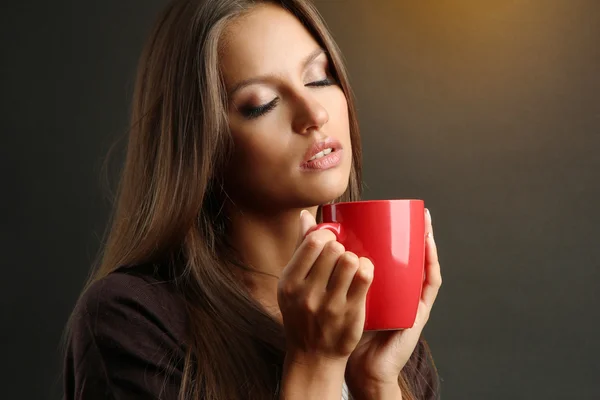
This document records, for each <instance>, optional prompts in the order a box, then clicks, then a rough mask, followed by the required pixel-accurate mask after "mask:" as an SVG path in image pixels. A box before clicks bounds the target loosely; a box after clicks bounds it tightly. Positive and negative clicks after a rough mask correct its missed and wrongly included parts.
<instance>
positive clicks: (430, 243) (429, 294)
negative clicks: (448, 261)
mask: <svg viewBox="0 0 600 400" xmlns="http://www.w3.org/2000/svg"><path fill="white" fill-rule="evenodd" d="M426 221H427V238H426V239H425V282H424V283H423V290H422V294H421V299H422V301H423V302H424V303H425V305H426V306H427V307H429V308H431V307H432V306H433V303H434V302H435V299H436V297H437V294H438V291H439V289H440V286H441V285H442V273H441V269H440V263H439V259H438V253H437V246H436V244H435V240H434V238H433V229H432V222H431V214H430V213H429V210H427V217H426Z"/></svg>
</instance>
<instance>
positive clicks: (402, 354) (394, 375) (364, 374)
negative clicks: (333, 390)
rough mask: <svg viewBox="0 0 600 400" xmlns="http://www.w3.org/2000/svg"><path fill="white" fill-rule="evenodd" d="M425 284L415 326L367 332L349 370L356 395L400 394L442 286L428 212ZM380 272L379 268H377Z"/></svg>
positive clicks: (347, 376)
mask: <svg viewBox="0 0 600 400" xmlns="http://www.w3.org/2000/svg"><path fill="white" fill-rule="evenodd" d="M425 231H426V232H427V239H426V246H425V247H426V249H425V280H424V282H423V290H422V292H421V300H420V302H419V308H418V311H417V316H416V320H415V324H414V325H413V327H412V328H410V329H404V330H400V331H379V332H365V333H364V334H363V337H362V339H361V340H360V342H359V343H358V346H357V347H356V349H355V350H354V352H353V353H352V354H351V356H350V359H349V360H348V364H347V366H346V381H347V384H348V387H349V389H350V391H351V392H352V393H353V395H354V396H355V398H357V397H362V396H360V395H359V396H357V394H359V393H357V392H364V393H383V392H384V391H386V390H387V392H390V391H389V389H393V390H395V391H397V390H398V376H399V375H400V371H401V370H402V368H403V367H404V365H405V364H406V363H407V361H408V359H409V358H410V356H411V354H412V353H413V351H414V349H415V347H416V345H417V343H418V342H419V338H420V336H421V332H422V331H423V328H424V327H425V324H426V323H427V320H428V319H429V313H430V312H431V308H432V306H433V303H434V302H435V298H436V297H437V293H438V290H439V288H440V286H441V284H442V276H441V272H440V264H439V261H438V255H437V248H436V245H435V241H434V239H433V228H432V223H431V214H430V213H429V210H426V212H425ZM375 268H377V266H375Z"/></svg>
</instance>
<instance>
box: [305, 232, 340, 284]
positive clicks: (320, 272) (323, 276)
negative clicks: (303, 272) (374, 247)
mask: <svg viewBox="0 0 600 400" xmlns="http://www.w3.org/2000/svg"><path fill="white" fill-rule="evenodd" d="M334 238H335V235H334ZM345 252H346V249H345V248H344V246H343V245H342V244H341V243H339V242H337V241H335V240H331V241H329V242H327V243H326V244H325V246H324V247H323V251H321V254H319V257H318V258H317V260H316V261H315V263H314V264H313V266H312V267H311V269H310V271H309V272H308V275H307V277H306V283H307V284H308V285H309V286H310V287H311V288H312V289H314V290H316V291H318V292H323V291H325V289H326V288H327V283H328V282H329V279H330V277H331V274H332V272H333V270H334V268H335V265H336V263H337V262H338V259H339V258H340V257H341V256H342V255H343V254H344V253H345Z"/></svg>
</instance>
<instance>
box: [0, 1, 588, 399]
mask: <svg viewBox="0 0 600 400" xmlns="http://www.w3.org/2000/svg"><path fill="white" fill-rule="evenodd" d="M9 4H10V5H9ZM163 4H164V1H160V0H144V1H140V0H138V1H133V0H125V1H123V0H119V1H105V2H91V1H85V2H83V1H66V0H57V1H53V2H49V1H41V0H35V1H29V2H10V3H9V2H3V3H2V6H1V11H0V32H1V33H2V35H1V38H2V42H1V44H2V47H1V48H2V53H3V55H2V64H1V65H2V70H1V72H2V73H1V74H0V79H1V80H2V81H1V82H2V92H1V93H2V94H1V99H2V103H1V104H2V111H1V113H0V115H1V117H0V118H1V119H0V124H1V125H0V126H1V128H2V135H1V138H2V139H1V142H0V144H1V147H0V148H1V150H2V158H1V161H2V176H3V181H4V182H3V183H4V184H3V185H2V186H3V188H4V189H3V190H2V196H1V199H2V200H1V204H2V211H3V215H2V230H1V236H0V239H1V240H0V243H1V245H2V254H3V262H2V279H0V289H1V290H2V302H1V304H2V329H1V330H0V335H1V339H2V340H1V343H2V359H3V360H4V362H3V369H5V371H3V373H2V376H3V377H2V380H3V382H2V383H3V385H2V387H3V389H4V390H3V391H2V392H8V393H7V395H6V396H4V395H3V396H2V397H3V398H10V399H43V398H51V399H55V398H58V397H59V392H60V384H59V383H60V381H59V380H58V379H59V372H58V371H59V358H58V357H59V356H58V354H59V351H58V344H59V339H60V335H61V331H62V328H63V326H64V323H65V320H66V318H67V316H68V313H69V311H70V309H71V307H72V305H73V302H74V301H75V298H76V296H77V293H78V292H79V290H80V288H81V285H82V283H83V281H84V278H85V276H86V274H87V269H88V267H89V265H90V262H91V260H92V259H93V257H94V255H95V253H96V251H97V249H98V246H99V237H100V236H101V234H102V231H103V229H104V224H105V222H106V217H107V212H108V206H107V204H108V203H107V201H106V200H105V197H104V194H103V192H102V187H101V185H100V178H99V175H100V167H101V164H102V160H103V157H104V155H105V154H106V152H107V150H108V148H109V146H110V145H111V144H112V142H113V141H114V140H115V139H116V138H118V137H122V136H123V135H124V132H125V129H126V124H127V112H128V104H129V100H130V97H131V91H132V81H133V73H134V70H135V63H136V59H137V57H138V55H139V51H140V48H141V45H142V43H143V40H144V38H145V35H146V33H147V31H148V29H149V26H150V24H151V22H152V20H153V18H154V17H155V15H156V13H157V12H158V10H159V8H160V7H161V6H162V5H163ZM317 4H318V6H319V8H320V9H321V11H322V13H323V15H324V16H325V18H326V20H327V21H328V23H329V25H330V27H331V29H332V31H333V33H334V35H335V37H336V39H337V40H338V42H339V44H340V46H341V48H342V50H343V52H344V54H345V56H346V58H347V62H348V66H349V69H350V72H351V78H352V82H353V84H354V89H355V91H356V94H357V97H358V105H359V115H360V120H361V127H362V132H363V140H364V149H365V154H364V159H365V184H366V187H367V190H366V197H367V198H395V197H419V198H424V199H425V200H426V202H427V204H428V206H429V207H430V208H431V210H432V214H433V219H434V224H435V227H436V238H437V242H438V246H439V249H440V255H441V259H442V262H443V264H442V266H443V272H444V286H443V289H442V292H441V293H440V296H439V299H438V303H437V304H436V307H435V310H434V312H433V315H432V318H431V321H430V323H429V325H428V327H427V329H426V334H427V337H428V338H429V340H430V343H431V347H432V349H433V351H434V354H435V356H436V360H437V364H438V367H439V370H440V374H441V376H442V378H443V390H444V392H443V399H444V400H462V399H498V400H500V399H507V398H509V399H545V400H549V399H596V398H600V379H598V376H597V375H598V372H599V371H598V370H599V368H598V366H597V365H598V361H597V358H598V355H600V344H599V342H598V337H600V323H599V318H598V317H599V316H600V312H599V311H598V309H599V307H600V298H599V297H600V296H599V295H598V289H599V284H598V281H599V280H600V245H599V243H598V242H599V240H600V235H598V233H599V230H598V226H599V225H600V210H599V208H598V204H600V202H599V201H598V198H599V194H600V156H599V154H598V151H599V149H600V131H599V125H600V100H599V97H598V96H599V92H600V75H599V73H600V43H599V42H600V1H597V0H393V1H392V0H387V1H383V0H329V1H328V0H321V1H317ZM116 156H117V157H116V162H115V163H116V164H117V165H118V161H119V152H117V153H116Z"/></svg>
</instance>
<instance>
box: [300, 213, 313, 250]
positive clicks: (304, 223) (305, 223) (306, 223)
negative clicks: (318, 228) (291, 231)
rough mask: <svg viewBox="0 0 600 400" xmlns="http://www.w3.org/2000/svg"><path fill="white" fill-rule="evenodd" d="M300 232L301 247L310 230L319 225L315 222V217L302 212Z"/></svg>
mask: <svg viewBox="0 0 600 400" xmlns="http://www.w3.org/2000/svg"><path fill="white" fill-rule="evenodd" d="M299 225H300V232H299V234H298V246H300V244H301V243H302V241H303V240H304V237H305V236H306V232H308V230H309V229H310V228H312V227H313V226H315V225H317V221H316V220H315V217H314V216H313V215H312V214H311V213H310V212H309V211H307V210H302V211H301V212H300V224H299Z"/></svg>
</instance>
